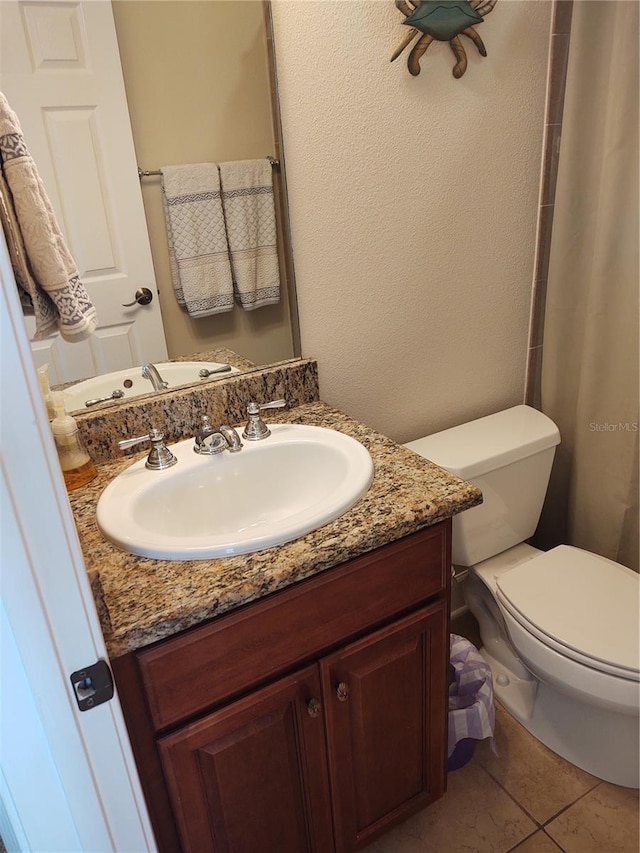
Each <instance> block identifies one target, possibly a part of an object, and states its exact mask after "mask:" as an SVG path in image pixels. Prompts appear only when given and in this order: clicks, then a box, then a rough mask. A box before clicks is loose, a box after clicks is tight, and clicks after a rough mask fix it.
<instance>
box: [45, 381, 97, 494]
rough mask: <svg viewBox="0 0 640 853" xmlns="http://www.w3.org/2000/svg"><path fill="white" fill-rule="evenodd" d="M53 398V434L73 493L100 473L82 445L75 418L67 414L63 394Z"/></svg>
mask: <svg viewBox="0 0 640 853" xmlns="http://www.w3.org/2000/svg"><path fill="white" fill-rule="evenodd" d="M52 397H53V408H54V412H55V417H54V419H53V421H52V422H51V432H52V433H53V437H54V440H55V443H56V450H57V451H58V458H59V460H60V467H61V468H62V475H63V477H64V482H65V485H66V487H67V490H68V491H73V489H79V488H80V487H81V486H84V485H86V484H87V483H89V482H90V481H91V480H93V478H94V477H97V476H98V471H97V470H96V466H95V465H94V464H93V462H92V461H91V457H90V456H89V454H88V453H87V451H86V450H85V448H84V445H83V444H82V440H81V438H80V432H79V431H78V424H77V423H76V421H75V418H72V417H71V415H68V414H67V411H66V409H65V407H64V399H63V397H62V394H60V393H59V392H58V393H54V394H52Z"/></svg>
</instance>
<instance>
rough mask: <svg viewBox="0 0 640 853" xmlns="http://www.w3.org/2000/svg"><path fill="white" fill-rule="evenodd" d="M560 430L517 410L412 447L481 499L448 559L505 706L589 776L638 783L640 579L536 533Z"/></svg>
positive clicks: (459, 520) (463, 519) (457, 528)
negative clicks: (537, 539) (551, 544)
mask: <svg viewBox="0 0 640 853" xmlns="http://www.w3.org/2000/svg"><path fill="white" fill-rule="evenodd" d="M559 442H560V434H559V431H558V428H557V427H556V425H555V424H554V423H553V421H551V420H550V419H549V418H548V417H547V416H546V415H544V414H543V413H542V412H539V411H537V410H536V409H532V408H530V407H529V406H514V407H513V408H511V409H507V410H505V411H502V412H498V413H496V414H494V415H489V416H488V417H485V418H480V419H478V420H475V421H471V422H470V423H466V424H462V425H461V426H457V427H453V428H452V429H448V430H444V431H443V432H439V433H436V434H434V435H430V436H426V437H425V438H420V439H418V440H417V441H412V442H409V443H408V444H406V445H405V447H408V448H410V449H411V450H413V451H415V452H416V453H419V454H420V455H421V456H424V457H425V458H427V459H429V460H431V461H432V462H435V463H436V465H439V466H440V467H441V468H444V469H446V470H448V471H451V472H452V473H453V474H456V475H457V476H458V477H461V478H462V479H463V480H467V481H470V482H472V483H475V484H476V485H477V486H478V487H479V488H480V489H481V490H482V493H483V499H484V500H483V503H482V505H481V506H478V507H474V508H473V509H470V510H467V511H466V512H463V513H461V514H460V515H458V516H456V517H455V518H454V519H453V544H452V561H453V564H454V567H455V566H460V567H466V568H468V570H469V574H468V577H467V580H466V582H465V600H466V603H467V605H468V607H469V609H470V610H471V612H472V613H473V614H474V616H475V617H476V619H477V620H478V624H479V627H480V636H481V639H482V648H481V653H482V655H483V657H484V658H485V660H486V661H487V663H488V664H489V665H490V667H491V670H492V672H493V680H494V691H495V695H496V697H497V699H498V700H499V701H500V702H501V704H502V705H503V706H504V707H505V708H506V709H507V711H509V713H511V714H512V715H513V716H514V717H515V718H516V719H517V720H518V721H519V722H520V723H522V725H523V726H524V727H525V728H526V729H528V731H529V732H531V734H532V735H533V736H534V737H536V738H537V739H538V740H540V741H541V742H542V743H544V744H545V745H546V746H548V747H549V748H550V749H552V750H553V751H554V752H556V753H558V755H561V756H562V757H563V758H566V759H567V760H568V761H570V762H571V763H572V764H575V765H577V766H578V767H581V768H582V769H583V770H586V771H587V772H589V773H591V774H593V775H594V776H597V777H598V778H600V779H604V780H606V781H608V782H612V783H614V784H616V785H623V786H626V787H630V788H638V787H639V764H640V758H639V755H640V750H639V747H640V744H639V729H640V718H639V709H640V640H639V631H640V628H639V609H640V608H639V602H640V598H639V594H640V587H639V576H638V574H637V573H636V572H634V571H632V570H631V569H628V568H626V567H625V566H621V565H619V564H618V563H614V562H612V561H611V560H608V559H605V558H604V557H600V556H598V555H596V554H592V553H590V552H588V551H583V550H581V549H580V548H574V547H572V546H568V545H560V546H558V547H557V548H553V549H552V550H551V551H547V552H544V551H539V550H537V549H536V548H533V547H532V546H531V545H528V544H527V542H526V540H527V539H529V537H531V536H532V535H533V533H534V531H535V529H536V526H537V523H538V519H539V517H540V512H541V509H542V504H543V501H544V496H545V492H546V489H547V484H548V481H549V475H550V473H551V465H552V463H553V457H554V453H555V448H556V445H558V444H559Z"/></svg>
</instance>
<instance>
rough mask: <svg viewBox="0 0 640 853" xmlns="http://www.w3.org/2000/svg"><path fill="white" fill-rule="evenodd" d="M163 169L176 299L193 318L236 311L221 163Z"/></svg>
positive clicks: (164, 200) (166, 167) (163, 193)
mask: <svg viewBox="0 0 640 853" xmlns="http://www.w3.org/2000/svg"><path fill="white" fill-rule="evenodd" d="M160 171H161V172H162V198H163V204H164V212H165V220H166V225H167V238H168V242H169V262H170V265H171V277H172V280H173V288H174V291H175V294H176V299H177V300H178V302H179V304H180V305H183V306H184V307H186V309H187V311H188V312H189V314H190V316H191V317H208V316H209V315H210V314H220V313H222V312H223V311H230V310H231V309H232V308H233V282H232V279H231V265H230V262H229V247H228V245H227V235H226V232H225V224H224V215H223V212H222V200H221V198H220V174H219V172H218V167H217V166H216V164H215V163H192V164H188V165H184V166H163V167H162V169H161V170H160Z"/></svg>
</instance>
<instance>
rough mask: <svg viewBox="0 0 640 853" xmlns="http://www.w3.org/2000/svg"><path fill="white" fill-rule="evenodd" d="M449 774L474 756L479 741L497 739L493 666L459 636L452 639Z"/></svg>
mask: <svg viewBox="0 0 640 853" xmlns="http://www.w3.org/2000/svg"><path fill="white" fill-rule="evenodd" d="M449 644H450V649H449V651H450V653H449V743H448V753H447V755H448V756H449V760H448V763H447V767H448V769H449V770H457V769H458V768H459V767H462V766H463V765H464V764H466V763H467V761H469V760H470V759H471V757H472V756H473V751H474V749H475V745H476V741H479V740H484V738H488V737H490V738H493V731H494V727H495V709H494V704H493V678H492V675H491V669H490V667H489V664H488V663H487V662H486V661H485V660H484V658H483V657H482V656H481V655H480V652H479V651H478V650H477V649H476V647H475V646H474V645H473V644H472V643H470V642H469V640H466V639H465V638H464V637H459V636H458V635H457V634H451V635H450V637H449Z"/></svg>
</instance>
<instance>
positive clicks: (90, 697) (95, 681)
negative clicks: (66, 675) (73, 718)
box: [71, 660, 113, 711]
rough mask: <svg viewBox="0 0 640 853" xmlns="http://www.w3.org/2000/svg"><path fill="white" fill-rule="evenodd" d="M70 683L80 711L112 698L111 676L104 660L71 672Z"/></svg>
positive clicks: (87, 709)
mask: <svg viewBox="0 0 640 853" xmlns="http://www.w3.org/2000/svg"><path fill="white" fill-rule="evenodd" d="M71 685H72V686H73V692H74V693H75V694H76V701H77V702H78V708H80V710H81V711H89V710H91V708H95V707H96V705H102V703H103V702H108V701H109V699H112V698H113V676H112V675H111V670H110V669H109V664H108V663H107V662H106V660H99V661H98V662H97V663H94V664H92V665H91V666H87V667H85V668H84V669H79V670H78V671H77V672H72V673H71Z"/></svg>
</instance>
